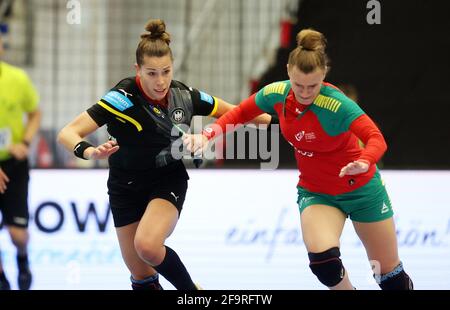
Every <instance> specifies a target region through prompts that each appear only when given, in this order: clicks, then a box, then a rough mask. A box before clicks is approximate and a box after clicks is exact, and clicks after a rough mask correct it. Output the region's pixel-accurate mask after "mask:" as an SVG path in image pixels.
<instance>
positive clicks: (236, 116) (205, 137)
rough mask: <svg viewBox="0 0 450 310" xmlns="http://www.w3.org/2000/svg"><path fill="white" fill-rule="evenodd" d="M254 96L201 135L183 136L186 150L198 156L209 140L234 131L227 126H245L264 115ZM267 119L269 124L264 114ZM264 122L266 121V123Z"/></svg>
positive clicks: (227, 113) (233, 127)
mask: <svg viewBox="0 0 450 310" xmlns="http://www.w3.org/2000/svg"><path fill="white" fill-rule="evenodd" d="M255 97H256V95H252V96H251V97H249V98H247V99H245V100H244V101H242V103H241V104H239V105H238V106H235V107H234V108H233V109H231V110H229V111H228V112H226V113H225V114H224V115H222V116H221V117H220V118H218V119H217V120H216V122H215V123H214V124H212V125H211V126H207V127H206V128H205V129H204V130H203V133H202V134H196V135H184V136H183V143H184V145H185V146H186V148H187V150H188V151H190V152H192V153H194V154H195V155H200V154H201V153H202V152H203V151H204V150H206V148H207V146H208V141H209V140H211V139H212V138H213V137H215V136H220V135H221V134H225V133H226V132H227V131H228V130H231V129H233V130H234V129H236V126H227V125H237V124H245V123H247V122H248V121H250V120H252V119H254V118H255V117H256V116H259V115H261V114H263V113H264V111H262V110H261V109H260V108H259V107H258V106H257V105H256V102H255ZM266 115H267V116H268V118H269V119H267V120H268V122H267V123H266V124H268V123H270V119H271V116H270V115H268V114H266ZM267 120H266V121H267Z"/></svg>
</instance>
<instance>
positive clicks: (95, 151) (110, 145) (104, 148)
mask: <svg viewBox="0 0 450 310" xmlns="http://www.w3.org/2000/svg"><path fill="white" fill-rule="evenodd" d="M118 150H119V146H118V145H117V142H116V141H113V140H110V141H108V142H105V143H103V144H100V145H99V146H97V147H96V148H94V147H89V148H87V149H86V150H85V151H84V157H85V158H87V159H105V158H108V157H109V156H111V155H112V154H114V153H115V152H117V151H118Z"/></svg>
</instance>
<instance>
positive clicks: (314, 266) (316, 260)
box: [308, 247, 345, 287]
mask: <svg viewBox="0 0 450 310" xmlns="http://www.w3.org/2000/svg"><path fill="white" fill-rule="evenodd" d="M340 256H341V252H340V251H339V248H338V247H334V248H331V249H328V250H326V251H325V252H322V253H308V257H309V261H310V264H309V268H311V271H312V272H313V273H314V274H315V275H316V276H317V278H318V279H319V281H320V282H321V283H322V284H324V285H326V286H328V287H332V286H335V285H337V284H339V282H341V281H342V279H343V278H344V276H345V269H344V266H343V265H342V261H341V259H340V258H339V257H340Z"/></svg>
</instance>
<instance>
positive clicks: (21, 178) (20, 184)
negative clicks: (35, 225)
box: [0, 159, 30, 228]
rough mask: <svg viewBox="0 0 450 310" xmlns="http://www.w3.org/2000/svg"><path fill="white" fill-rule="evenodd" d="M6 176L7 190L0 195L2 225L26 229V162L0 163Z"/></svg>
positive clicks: (13, 160)
mask: <svg viewBox="0 0 450 310" xmlns="http://www.w3.org/2000/svg"><path fill="white" fill-rule="evenodd" d="M0 167H1V168H2V170H3V172H4V173H5V174H6V175H7V176H8V178H9V182H8V183H6V186H7V189H6V192H5V193H4V194H0V211H1V213H2V218H3V223H4V224H6V225H11V226H17V227H22V228H27V227H28V220H29V214H28V181H29V180H30V174H29V166H28V160H21V161H19V160H16V159H9V160H6V161H2V162H0Z"/></svg>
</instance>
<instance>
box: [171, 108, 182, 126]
mask: <svg viewBox="0 0 450 310" xmlns="http://www.w3.org/2000/svg"><path fill="white" fill-rule="evenodd" d="M172 119H173V120H174V121H175V122H177V123H180V122H181V121H183V120H184V111H183V109H181V108H177V109H175V110H173V112H172Z"/></svg>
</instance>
